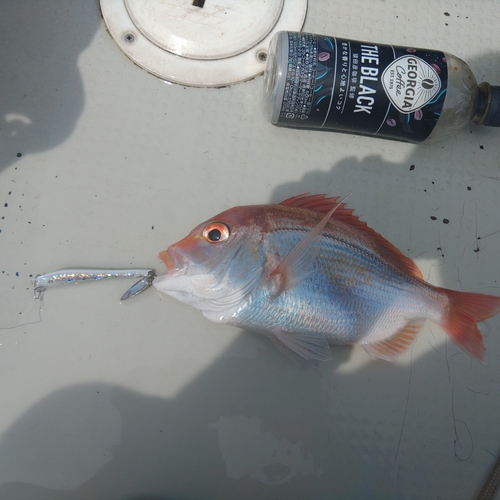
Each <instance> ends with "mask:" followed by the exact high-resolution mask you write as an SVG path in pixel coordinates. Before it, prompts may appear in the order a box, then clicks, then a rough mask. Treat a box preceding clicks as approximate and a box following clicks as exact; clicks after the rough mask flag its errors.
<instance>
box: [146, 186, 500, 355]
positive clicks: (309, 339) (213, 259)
mask: <svg viewBox="0 0 500 500" xmlns="http://www.w3.org/2000/svg"><path fill="white" fill-rule="evenodd" d="M159 257H160V259H161V260H162V261H163V263H164V264H165V266H166V268H167V272H166V273H165V274H162V275H159V276H157V277H156V278H155V279H154V281H153V286H154V287H155V288H156V289H157V290H158V291H160V292H162V293H165V294H168V295H170V296H172V297H174V298H175V299H178V300H180V301H181V302H184V303H186V304H189V305H191V306H193V307H195V308H196V309H198V310H200V311H201V312H202V313H203V315H204V316H205V317H206V318H207V319H209V320H211V321H214V322H217V323H223V324H228V325H233V326H237V327H240V328H242V329H244V330H249V331H254V332H257V333H261V334H264V335H266V336H267V337H269V338H270V339H271V340H272V341H273V342H274V343H275V344H276V345H277V347H279V348H280V349H281V350H283V351H284V352H285V353H287V354H289V355H290V356H291V357H292V358H295V359H298V360H303V359H305V360H320V361H326V360H329V359H331V358H332V354H331V349H330V346H331V345H335V344H336V345H349V344H359V345H361V346H362V347H363V348H364V349H365V351H366V352H367V353H368V354H369V355H370V356H371V357H372V358H381V359H384V360H388V361H392V360H394V359H395V358H396V357H397V356H400V355H402V354H403V353H404V352H405V351H407V350H408V349H409V348H410V347H411V346H412V345H413V343H414V342H415V341H416V339H417V336H418V334H419V333H420V331H421V330H422V327H423V325H424V323H425V321H426V320H431V321H432V322H434V323H437V324H438V325H440V326H441V327H442V328H443V329H444V331H445V332H446V333H447V334H448V335H449V336H450V338H451V339H452V340H453V341H454V342H455V344H457V345H458V346H459V347H460V348H461V349H462V350H463V351H465V352H467V353H468V354H470V355H471V356H472V357H474V358H476V359H478V360H483V359H484V355H485V350H486V349H485V346H484V343H483V339H482V336H481V333H480V331H479V329H478V326H477V323H478V322H480V321H484V320H486V319H488V318H490V317H492V316H494V315H496V314H497V313H498V312H499V311H500V297H497V296H494V295H486V294H480V293H468V292H462V291H455V290H450V289H446V288H441V287H437V286H434V285H432V284H429V283H427V282H426V281H425V280H424V278H423V275H422V273H421V271H420V269H419V268H418V266H417V265H416V264H415V263H414V262H413V260H412V259H410V258H409V257H407V256H406V255H404V254H403V253H402V252H401V251H400V250H398V249H397V248H396V247H395V246H394V245H392V244H391V243H389V242H388V241H387V240H386V239H384V238H383V237H382V236H381V235H380V234H378V233H377V232H376V231H375V230H373V229H372V228H370V227H369V226H368V225H367V224H366V223H365V222H363V221H361V220H360V219H359V218H358V217H357V216H356V215H355V214H354V211H353V210H352V209H351V208H348V207H347V206H346V203H345V199H340V198H339V197H327V196H326V195H325V194H320V195H311V194H308V193H304V194H301V195H298V196H293V197H291V198H288V199H286V200H284V201H282V202H281V203H279V204H267V205H250V206H239V207H234V208H231V209H229V210H226V211H224V212H222V213H220V214H218V215H215V216H214V217H212V218H210V219H208V220H207V221H205V222H203V223H202V224H200V225H198V226H196V227H195V228H194V229H193V230H192V231H191V232H190V233H189V234H188V235H187V236H186V237H185V238H183V239H182V240H180V241H179V242H177V243H174V244H173V245H170V246H169V247H168V248H167V250H163V251H161V252H160V254H159Z"/></svg>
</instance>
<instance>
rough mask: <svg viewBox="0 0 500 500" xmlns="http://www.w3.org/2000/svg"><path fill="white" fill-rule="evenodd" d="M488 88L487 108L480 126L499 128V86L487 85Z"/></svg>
mask: <svg viewBox="0 0 500 500" xmlns="http://www.w3.org/2000/svg"><path fill="white" fill-rule="evenodd" d="M481 85H484V84H481ZM486 85H488V84H486ZM488 87H489V89H488V90H489V92H488V107H487V109H486V112H485V114H484V118H483V120H482V122H481V124H482V125H486V126H488V127H500V86H498V85H488Z"/></svg>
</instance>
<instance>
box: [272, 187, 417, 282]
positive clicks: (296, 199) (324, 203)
mask: <svg viewBox="0 0 500 500" xmlns="http://www.w3.org/2000/svg"><path fill="white" fill-rule="evenodd" d="M339 198H340V196H334V197H331V198H327V197H326V195H325V194H313V195H310V194H309V193H303V194H299V195H298V196H292V197H291V198H287V199H286V200H283V201H282V202H281V203H280V205H287V206H290V207H298V208H307V209H309V210H314V211H315V212H319V213H321V214H326V213H328V212H329V211H330V210H331V209H332V208H333V207H334V206H335V205H337V204H338V200H339ZM353 212H354V210H353V209H352V208H347V207H346V206H345V203H340V205H339V206H338V208H337V209H336V210H335V212H334V213H333V215H332V218H333V219H337V220H340V221H342V222H345V223H347V224H349V225H351V226H353V227H355V228H357V229H359V230H361V231H363V232H364V233H365V234H367V235H369V236H370V237H371V238H373V240H374V241H375V242H376V243H377V245H378V246H379V247H381V248H383V249H384V250H386V252H387V253H386V255H385V257H386V258H387V259H388V260H390V262H391V263H392V264H393V265H394V266H395V267H396V268H398V269H401V270H403V271H405V272H407V273H409V274H410V275H411V276H414V277H415V278H418V279H423V275H422V272H421V271H420V269H419V268H418V267H417V265H416V264H415V262H413V260H411V259H410V258H409V257H407V256H406V255H404V254H403V253H402V252H401V251H400V250H398V249H397V248H396V247H395V246H394V245H393V244H392V243H389V242H388V241H387V240H386V239H385V238H384V237H382V236H381V235H380V234H378V233H377V232H376V231H374V230H373V229H372V228H371V227H369V226H368V224H367V223H366V222H363V221H361V220H359V218H358V217H357V216H356V215H354V214H353Z"/></svg>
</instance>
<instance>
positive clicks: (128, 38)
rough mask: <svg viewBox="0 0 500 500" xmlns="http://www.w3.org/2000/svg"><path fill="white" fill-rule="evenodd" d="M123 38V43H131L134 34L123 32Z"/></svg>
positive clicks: (133, 39)
mask: <svg viewBox="0 0 500 500" xmlns="http://www.w3.org/2000/svg"><path fill="white" fill-rule="evenodd" d="M123 40H125V43H133V42H134V41H135V35H134V34H133V33H125V35H123Z"/></svg>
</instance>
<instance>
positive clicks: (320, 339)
mask: <svg viewBox="0 0 500 500" xmlns="http://www.w3.org/2000/svg"><path fill="white" fill-rule="evenodd" d="M273 333H274V336H275V340H276V341H279V343H280V344H281V346H285V347H286V348H287V349H288V350H290V351H291V353H293V354H292V356H291V357H292V359H293V358H294V357H296V355H298V356H300V358H303V359H317V360H319V361H328V360H330V359H332V353H331V352H330V346H329V345H328V342H327V340H326V338H325V336H324V335H321V334H318V333H310V332H301V333H291V332H285V331H283V330H276V331H274V332H273Z"/></svg>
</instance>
